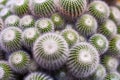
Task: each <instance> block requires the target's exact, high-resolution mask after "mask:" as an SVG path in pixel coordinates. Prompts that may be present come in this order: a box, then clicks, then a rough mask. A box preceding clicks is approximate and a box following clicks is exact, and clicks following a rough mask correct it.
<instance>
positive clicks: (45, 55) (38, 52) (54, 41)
mask: <svg viewBox="0 0 120 80" xmlns="http://www.w3.org/2000/svg"><path fill="white" fill-rule="evenodd" d="M68 55H69V50H68V44H67V42H66V41H65V39H64V38H63V37H62V36H60V35H58V34H56V33H46V34H43V35H42V36H41V37H39V38H38V39H37V40H36V42H35V44H34V46H33V56H34V59H35V60H36V62H37V63H38V64H39V65H40V66H41V67H42V68H45V69H47V70H55V69H59V68H60V67H61V66H62V65H64V64H65V63H66V61H67V58H68Z"/></svg>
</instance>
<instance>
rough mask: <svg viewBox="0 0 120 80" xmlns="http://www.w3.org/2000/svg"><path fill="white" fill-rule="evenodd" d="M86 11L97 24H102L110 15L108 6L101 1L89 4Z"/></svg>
mask: <svg viewBox="0 0 120 80" xmlns="http://www.w3.org/2000/svg"><path fill="white" fill-rule="evenodd" d="M88 11H89V13H90V14H91V15H93V16H94V17H95V18H96V19H97V21H98V23H100V24H101V23H102V22H104V21H105V20H106V19H107V18H108V17H109V15H110V10H109V7H108V5H107V4H106V3H105V2H103V1H93V2H91V3H90V5H89V8H88Z"/></svg>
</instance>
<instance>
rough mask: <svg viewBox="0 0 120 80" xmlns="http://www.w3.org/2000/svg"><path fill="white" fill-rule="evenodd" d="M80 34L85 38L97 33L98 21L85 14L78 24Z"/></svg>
mask: <svg viewBox="0 0 120 80" xmlns="http://www.w3.org/2000/svg"><path fill="white" fill-rule="evenodd" d="M76 28H77V29H78V32H79V33H80V34H82V35H83V36H85V37H88V36H91V35H92V34H94V33H96V32H97V21H96V20H95V18H94V17H93V16H91V15H89V14H84V15H83V16H82V17H81V18H80V19H78V21H77V23H76Z"/></svg>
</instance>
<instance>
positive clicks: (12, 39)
mask: <svg viewBox="0 0 120 80" xmlns="http://www.w3.org/2000/svg"><path fill="white" fill-rule="evenodd" d="M21 34H22V31H21V30H20V29H19V28H17V27H8V28H6V29H4V30H3V31H2V32H1V34H0V44H1V47H2V49H3V50H5V51H6V52H7V53H11V52H14V51H16V50H20V49H21Z"/></svg>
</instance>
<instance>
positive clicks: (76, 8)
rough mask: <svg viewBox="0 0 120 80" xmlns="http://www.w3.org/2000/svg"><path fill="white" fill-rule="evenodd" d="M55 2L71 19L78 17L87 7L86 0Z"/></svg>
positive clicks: (63, 13)
mask: <svg viewBox="0 0 120 80" xmlns="http://www.w3.org/2000/svg"><path fill="white" fill-rule="evenodd" d="M55 4H56V7H57V9H58V11H59V12H60V13H61V14H62V15H64V16H65V17H66V19H69V20H71V19H76V18H78V17H79V16H80V15H82V14H83V13H84V12H85V10H86V8H87V1H86V0H74V1H73V0H69V1H68V0H55Z"/></svg>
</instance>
